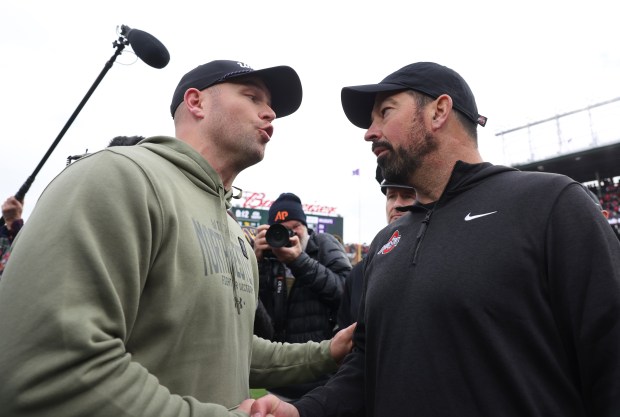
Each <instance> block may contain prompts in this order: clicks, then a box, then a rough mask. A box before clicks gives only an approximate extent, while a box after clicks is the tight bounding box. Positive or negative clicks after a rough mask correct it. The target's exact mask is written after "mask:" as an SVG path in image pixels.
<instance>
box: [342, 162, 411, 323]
mask: <svg viewBox="0 0 620 417" xmlns="http://www.w3.org/2000/svg"><path fill="white" fill-rule="evenodd" d="M375 178H376V180H377V182H378V183H379V188H380V189H381V192H382V193H383V195H385V218H386V220H387V223H388V224H390V223H392V222H393V221H396V220H398V219H400V218H401V217H402V216H404V215H405V214H407V211H408V210H405V208H406V207H409V206H412V205H413V204H415V189H414V188H413V187H411V186H409V185H403V184H396V183H391V182H389V181H387V180H385V179H384V178H383V174H382V173H381V167H379V166H377V173H376V175H375ZM364 259H366V258H364ZM364 259H362V260H360V261H359V262H358V263H356V264H355V266H353V269H352V270H351V273H350V274H349V278H347V280H346V282H345V283H344V293H343V294H342V300H340V308H339V309H338V328H339V329H344V328H345V327H348V326H350V325H351V324H353V323H355V322H357V313H358V310H359V305H360V300H361V298H362V290H363V286H364Z"/></svg>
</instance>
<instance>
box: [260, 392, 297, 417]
mask: <svg viewBox="0 0 620 417" xmlns="http://www.w3.org/2000/svg"><path fill="white" fill-rule="evenodd" d="M250 417H299V411H297V409H296V408H295V407H294V406H293V405H292V404H289V403H286V402H284V401H282V400H280V399H279V398H278V397H276V396H275V395H271V394H269V395H265V396H264V397H260V398H259V399H258V400H256V401H254V404H253V405H252V411H250Z"/></svg>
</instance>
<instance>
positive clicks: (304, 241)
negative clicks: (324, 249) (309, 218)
mask: <svg viewBox="0 0 620 417" xmlns="http://www.w3.org/2000/svg"><path fill="white" fill-rule="evenodd" d="M298 237H299V242H300V243H301V250H302V251H304V252H305V251H306V248H307V247H308V241H309V240H310V234H309V233H308V229H307V228H306V230H305V231H304V233H302V234H301V235H300V236H298Z"/></svg>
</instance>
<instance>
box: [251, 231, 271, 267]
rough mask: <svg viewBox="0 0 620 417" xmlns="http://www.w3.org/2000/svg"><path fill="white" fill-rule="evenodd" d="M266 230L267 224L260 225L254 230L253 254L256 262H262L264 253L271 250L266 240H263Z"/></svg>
mask: <svg viewBox="0 0 620 417" xmlns="http://www.w3.org/2000/svg"><path fill="white" fill-rule="evenodd" d="M267 229H269V225H267V224H261V225H260V226H258V227H257V228H256V236H254V254H255V255H256V260H257V261H258V262H260V261H262V260H263V257H264V254H265V251H268V250H271V246H269V244H268V243H267V239H265V234H266V233H267Z"/></svg>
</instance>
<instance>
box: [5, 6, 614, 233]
mask: <svg viewBox="0 0 620 417" xmlns="http://www.w3.org/2000/svg"><path fill="white" fill-rule="evenodd" d="M216 3H217V4H216ZM159 4H160V2H153V1H142V0H138V1H129V0H124V1H117V0H112V1H105V2H103V1H87V2H86V1H66V0H57V1H53V2H52V1H48V0H21V1H19V2H17V1H14V2H8V1H7V2H4V3H3V5H2V6H1V8H0V43H1V45H0V46H1V47H2V51H3V58H2V66H1V74H2V76H1V77H0V96H1V97H2V99H1V100H0V115H1V116H0V120H1V123H2V131H3V138H2V140H1V142H0V143H1V148H0V149H1V150H0V155H1V156H2V165H1V166H0V167H1V170H2V171H1V173H0V175H1V178H2V180H1V181H0V199H2V201H4V199H5V198H6V197H8V196H9V195H13V194H15V192H17V190H18V189H19V187H20V186H21V185H22V184H23V182H24V181H25V180H26V179H27V178H28V176H29V175H30V174H31V173H32V171H33V170H34V169H35V167H36V166H37V164H38V163H39V161H40V160H41V159H42V158H43V155H44V154H45V152H47V150H48V148H49V147H50V145H51V144H52V142H53V141H54V139H55V138H56V137H57V135H58V134H59V132H60V131H61V129H62V127H63V126H64V125H65V123H66V122H67V120H68V119H69V117H70V116H71V114H72V113H73V111H74V110H75V109H76V107H77V105H78V104H79V102H80V101H81V100H82V98H83V97H84V95H85V94H86V92H87V91H88V89H89V88H90V86H91V85H92V84H93V82H94V81H95V79H96V77H97V76H98V75H99V73H100V72H101V70H102V69H103V67H104V64H105V63H106V62H107V61H108V59H110V57H111V56H112V54H113V53H114V48H113V46H112V43H113V42H114V41H115V40H116V39H117V38H118V36H117V34H116V27H117V26H119V25H121V24H125V25H128V26H130V27H134V28H137V29H142V30H144V31H146V32H149V33H151V34H152V35H154V36H155V37H157V38H158V39H159V40H160V41H161V42H163V43H164V45H166V47H167V48H168V50H169V51H170V55H171V60H170V64H169V65H168V66H166V67H165V68H163V69H160V70H158V69H154V68H151V67H149V66H147V65H146V64H144V63H143V62H141V61H138V62H134V61H135V57H133V56H132V55H131V54H130V53H129V49H128V50H126V51H125V52H124V53H123V54H122V55H121V56H120V57H119V58H118V59H117V63H116V64H115V65H114V66H113V67H112V69H110V71H109V72H108V73H107V75H106V76H105V78H104V79H103V81H102V82H101V84H100V85H99V87H98V88H97V89H96V90H95V92H94V94H93V96H92V97H91V98H90V100H89V101H88V103H87V104H86V106H85V107H84V109H83V110H82V111H81V113H80V114H79V116H78V117H77V119H76V120H75V122H74V123H73V125H72V126H71V127H70V128H69V130H68V132H67V133H66V135H65V136H64V137H63V139H62V140H61V142H60V144H59V145H58V147H57V148H56V150H55V151H54V152H53V154H52V155H51V157H50V158H49V160H48V161H47V162H46V164H45V166H44V167H43V169H42V170H41V172H40V173H39V174H38V175H37V178H36V180H35V182H34V184H33V186H32V188H31V189H30V191H29V192H28V194H27V195H26V209H25V214H26V219H27V216H28V214H29V213H30V211H31V210H32V208H33V206H34V205H35V202H36V200H37V198H38V197H39V195H40V193H41V192H42V190H43V188H44V187H45V186H46V185H47V184H48V183H49V181H51V179H52V178H53V177H54V176H55V175H57V174H58V173H59V172H60V171H61V170H62V169H63V168H64V167H65V164H66V158H67V156H69V155H75V154H81V153H84V152H85V150H86V149H88V151H89V152H92V151H96V150H99V149H102V148H104V147H105V146H106V145H107V143H108V142H109V140H110V139H111V138H112V137H114V136H117V135H143V136H151V135H161V134H164V135H172V134H173V125H172V120H171V117H170V115H169V112H168V107H169V103H170V98H171V95H172V92H173V90H174V88H175V86H176V84H177V82H178V80H179V78H180V77H181V76H182V75H183V74H184V73H185V72H187V71H188V70H190V69H192V68H194V67H195V66H197V65H200V64H202V63H205V62H208V61H211V60H214V59H234V60H240V61H243V62H245V63H247V64H249V65H250V66H252V67H254V68H255V69H259V68H264V67H268V66H274V65H290V66H292V67H293V68H295V70H296V71H297V72H298V73H299V76H300V78H301V80H302V84H303V88H304V99H303V103H302V105H301V107H300V109H299V110H298V111H297V112H296V113H295V114H293V115H291V116H289V117H286V118H283V119H278V120H276V122H275V123H274V126H275V133H274V136H273V138H272V141H271V142H270V143H269V145H268V147H267V156H266V158H265V160H264V161H263V162H262V163H260V164H259V165H256V166H254V167H252V168H249V169H248V170H246V171H245V172H243V173H242V174H241V175H240V176H239V177H238V178H237V180H236V182H235V185H236V186H238V187H240V188H242V189H244V190H249V191H258V192H264V193H266V194H267V196H268V197H271V198H275V197H277V195H278V194H279V193H280V192H287V191H288V192H294V193H296V194H298V195H299V196H300V197H301V199H302V201H303V202H304V203H317V204H321V205H327V206H336V207H337V208H338V212H339V213H340V214H341V215H342V216H343V217H344V225H345V226H344V227H345V230H344V240H345V241H347V242H357V241H359V240H361V241H363V242H367V243H369V242H370V241H371V239H372V238H373V237H374V235H375V233H376V232H377V231H378V230H379V229H380V228H382V227H383V226H384V225H385V215H384V200H383V198H384V197H383V195H382V194H381V193H380V191H379V189H378V186H377V183H376V181H375V180H374V172H375V158H374V155H373V154H372V153H371V151H370V145H369V144H367V143H366V142H364V141H363V138H362V137H363V134H364V131H363V130H361V129H358V128H356V127H354V126H353V125H351V124H350V123H349V122H348V120H347V119H346V117H345V116H344V113H343V112H342V108H341V105H340V90H341V88H342V87H343V86H347V85H356V84H367V83H374V82H378V81H380V80H381V79H382V78H384V77H385V76H386V75H388V74H389V73H391V72H393V71H395V70H396V69H398V68H400V67H402V66H404V65H407V64H409V63H412V62H416V61H435V62H438V63H440V64H443V65H446V66H449V67H451V68H453V69H454V70H456V71H457V72H459V73H460V74H461V75H462V76H463V77H464V78H465V79H466V80H467V81H468V83H469V84H470V87H471V88H472V90H473V91H474V94H475V95H476V99H477V102H478V108H479V111H480V113H481V114H483V115H485V116H487V117H488V118H489V122H488V124H487V126H486V127H485V128H480V129H479V137H480V139H479V143H480V149H481V153H482V155H483V157H484V158H485V159H486V160H488V161H490V162H493V163H497V164H501V163H504V157H503V154H502V149H501V147H500V146H499V140H498V138H496V137H495V134H496V133H497V132H499V131H502V130H506V129H510V128H513V127H516V126H520V125H523V124H526V123H528V122H533V121H536V120H540V119H545V118H547V117H551V116H553V115H556V114H560V113H564V112H568V111H571V110H574V109H579V108H583V107H586V106H588V105H591V104H595V103H598V102H602V101H606V100H609V99H612V98H615V97H618V96H620V82H619V74H620V72H619V70H620V48H618V44H617V42H618V41H617V39H618V37H617V14H616V13H615V9H616V7H615V6H614V4H613V3H612V2H611V1H596V0H594V1H588V2H583V1H580V2H576V1H540V0H538V1H530V0H525V1H521V2H516V3H515V2H511V3H510V4H508V3H506V2H498V1H494V2H492V1H476V0H474V1H451V0H446V1H443V2H413V1H410V2H407V1H402V0H398V1H396V0H383V1H376V0H375V1H367V0H355V1H344V0H343V1H329V2H328V1H313V2H303V3H302V2H292V1H284V0H282V1H273V0H263V1H249V0H247V1H246V0H238V1H234V2H232V1H231V2H226V1H221V2H207V1H186V0H177V1H174V2H165V3H164V2H161V4H162V5H159ZM132 62H133V64H132ZM358 168H359V169H360V176H359V177H356V176H353V175H352V171H353V170H354V169H358ZM104 181H105V178H102V182H104ZM50 218H53V214H52V215H50Z"/></svg>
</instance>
